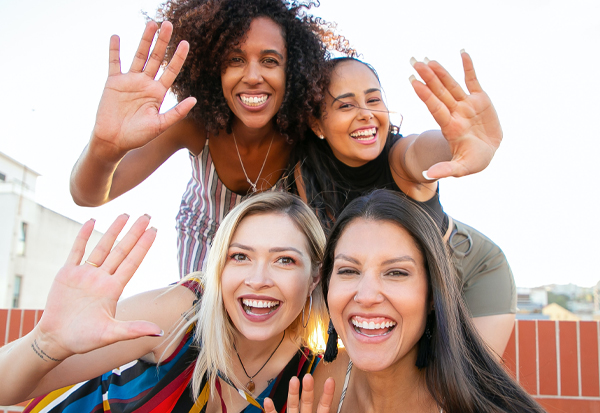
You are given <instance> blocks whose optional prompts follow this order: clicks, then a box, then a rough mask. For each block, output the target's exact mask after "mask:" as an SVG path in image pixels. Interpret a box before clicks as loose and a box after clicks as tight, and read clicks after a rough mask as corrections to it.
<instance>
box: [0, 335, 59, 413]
mask: <svg viewBox="0 0 600 413" xmlns="http://www.w3.org/2000/svg"><path fill="white" fill-rule="evenodd" d="M68 356H69V354H67V353H65V352H64V350H62V349H59V348H57V347H56V345H55V344H53V343H52V341H51V340H48V339H47V338H45V337H44V335H43V334H42V333H41V332H40V331H39V330H38V329H37V328H35V329H34V330H33V331H32V332H31V333H29V334H28V335H26V336H25V337H23V338H21V339H19V340H17V341H14V342H12V343H9V344H7V345H6V346H4V347H3V348H2V349H0V371H2V374H3V375H4V377H6V378H9V379H7V380H4V381H3V383H2V387H0V405H3V406H10V405H13V404H17V403H20V402H22V401H24V400H27V399H30V398H31V395H32V394H33V393H35V389H36V388H37V387H38V385H39V384H40V382H41V381H42V380H43V379H44V377H45V376H46V375H47V374H48V373H49V372H51V371H52V370H53V369H54V368H56V367H57V366H58V365H60V363H61V362H62V361H63V359H65V358H67V357H68Z"/></svg>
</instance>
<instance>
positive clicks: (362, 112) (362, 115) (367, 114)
mask: <svg viewBox="0 0 600 413" xmlns="http://www.w3.org/2000/svg"><path fill="white" fill-rule="evenodd" d="M358 118H359V119H361V120H363V119H364V120H371V119H373V112H371V111H370V110H369V109H367V108H361V107H359V108H358Z"/></svg>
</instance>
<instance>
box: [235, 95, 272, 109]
mask: <svg viewBox="0 0 600 413" xmlns="http://www.w3.org/2000/svg"><path fill="white" fill-rule="evenodd" d="M268 98H269V96H268V95H260V96H243V95H240V99H241V100H242V102H243V103H244V105H248V106H259V105H262V104H263V103H265V102H266V101H267V99H268Z"/></svg>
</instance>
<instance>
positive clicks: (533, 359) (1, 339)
mask: <svg viewBox="0 0 600 413" xmlns="http://www.w3.org/2000/svg"><path fill="white" fill-rule="evenodd" d="M41 315H42V310H20V309H9V310H2V309H0V345H4V344H6V343H8V342H10V341H13V340H15V339H17V338H19V337H21V336H23V335H25V334H27V333H28V332H29V331H31V330H32V329H33V327H34V326H35V324H36V323H37V322H38V320H39V319H40V317H41ZM599 335H600V328H599V324H598V322H596V321H547V320H521V321H518V320H517V321H516V322H515V329H514V330H513V333H512V335H511V337H510V340H509V342H508V345H507V348H506V351H505V353H504V362H505V365H506V367H507V368H508V369H509V370H510V371H511V372H512V373H513V375H514V377H516V379H517V380H518V381H519V382H520V383H521V384H522V385H523V387H525V389H526V390H527V391H528V392H529V393H530V394H531V395H533V396H534V397H535V398H536V400H538V401H539V402H540V403H541V404H542V405H543V406H544V407H545V408H546V409H547V410H548V412H549V413H558V412H565V413H592V412H598V413H600V366H599V358H600V347H599V345H598V343H599ZM22 410H23V407H22V406H12V407H0V413H16V412H20V411H22Z"/></svg>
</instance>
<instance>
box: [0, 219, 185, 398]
mask: <svg viewBox="0 0 600 413" xmlns="http://www.w3.org/2000/svg"><path fill="white" fill-rule="evenodd" d="M148 220H149V218H148V217H146V216H144V217H142V218H140V219H138V221H136V223H134V224H133V226H132V227H131V230H130V231H129V232H128V233H127V235H126V236H125V237H124V238H123V240H121V241H120V242H119V244H118V245H117V246H116V247H115V248H114V249H113V250H112V252H111V247H112V245H113V243H114V241H115V240H116V237H117V235H118V234H119V232H120V231H121V229H122V228H123V226H124V225H125V223H126V221H127V216H125V215H122V216H120V217H119V218H118V219H117V220H116V221H115V223H114V224H113V225H112V226H111V228H109V230H108V231H107V233H106V234H105V235H104V237H103V238H102V240H101V241H100V243H99V244H98V246H97V247H96V248H95V249H94V250H93V251H92V253H91V254H90V256H89V258H88V260H89V261H90V262H93V263H96V264H98V265H99V267H98V268H96V267H94V266H92V265H90V264H87V263H84V264H82V265H80V262H81V260H82V257H83V254H84V251H85V244H86V243H87V240H88V239H89V236H90V234H91V232H92V230H93V221H88V222H87V223H86V224H85V225H84V226H83V228H82V230H81V231H80V233H79V235H78V238H77V240H76V242H75V244H74V246H73V249H72V251H71V254H70V255H69V258H68V259H67V262H66V264H65V266H64V267H63V268H62V269H61V270H60V271H59V273H58V275H57V276H56V279H55V280H54V283H53V284H52V287H51V290H50V294H49V296H48V301H47V306H46V309H45V311H44V314H43V316H42V318H41V320H40V322H39V323H38V325H37V326H36V327H35V328H34V329H33V331H32V332H30V333H29V334H28V335H27V336H25V337H23V338H21V339H19V340H17V341H15V342H14V343H10V344H8V345H6V346H5V347H3V348H2V349H1V350H0V369H1V370H2V372H3V373H4V374H10V377H11V380H9V381H7V382H6V383H4V385H3V386H2V389H0V405H11V404H15V403H17V402H20V401H22V400H26V399H29V398H31V397H35V396H37V395H40V394H45V393H47V392H49V391H51V390H54V389H57V388H60V387H64V386H66V385H69V384H74V383H77V382H79V381H82V380H86V379H90V378H93V377H95V376H98V375H100V374H102V373H105V372H106V371H110V370H111V369H112V368H114V367H116V366H119V365H122V364H124V363H126V362H129V361H132V360H135V359H137V358H140V357H142V356H144V355H147V357H149V358H150V361H154V360H155V359H156V358H157V357H159V356H160V355H162V353H163V350H164V349H165V348H166V345H167V343H168V342H169V340H171V339H172V338H173V336H171V337H167V338H163V337H160V336H161V335H162V332H161V330H162V331H166V332H170V331H171V330H172V329H173V326H174V325H175V324H176V323H177V320H178V319H179V316H180V314H181V312H182V311H184V310H185V309H187V308H189V307H190V306H191V305H192V302H193V300H194V298H195V297H194V295H193V294H192V293H191V292H189V291H186V289H185V288H184V287H178V288H177V291H174V292H173V293H171V292H170V293H168V294H164V295H161V294H160V291H158V292H149V293H146V294H142V295H140V296H137V297H134V298H131V299H129V300H126V301H124V302H122V303H119V309H118V310H117V300H118V297H119V296H120V294H121V292H122V290H123V288H124V287H125V285H126V284H127V282H128V281H129V279H130V278H131V276H132V275H133V273H134V272H135V270H136V269H137V267H138V266H139V264H140V263H141V261H142V259H143V257H144V256H145V254H146V252H147V251H148V248H149V247H150V245H151V244H152V242H153V240H154V237H155V234H156V231H155V230H154V229H146V226H147V224H148ZM182 309H183V310H182ZM144 319H145V320H152V322H150V321H140V320H144ZM168 351H172V349H168ZM168 351H167V353H168Z"/></svg>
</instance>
